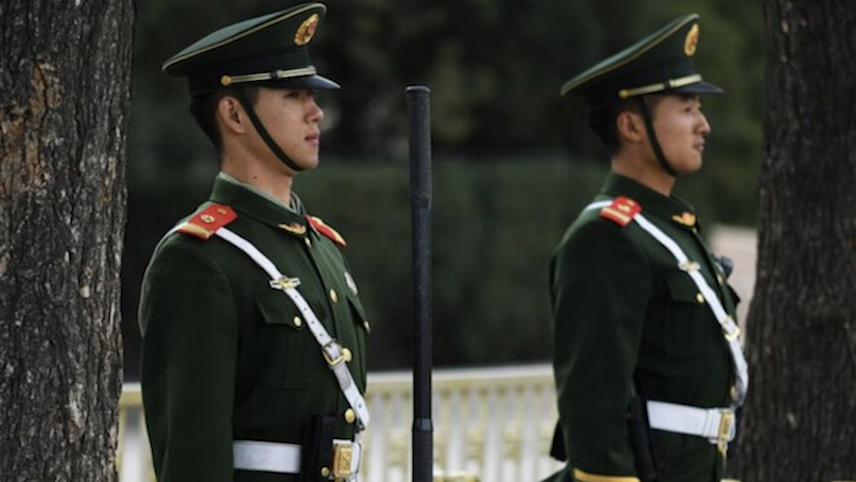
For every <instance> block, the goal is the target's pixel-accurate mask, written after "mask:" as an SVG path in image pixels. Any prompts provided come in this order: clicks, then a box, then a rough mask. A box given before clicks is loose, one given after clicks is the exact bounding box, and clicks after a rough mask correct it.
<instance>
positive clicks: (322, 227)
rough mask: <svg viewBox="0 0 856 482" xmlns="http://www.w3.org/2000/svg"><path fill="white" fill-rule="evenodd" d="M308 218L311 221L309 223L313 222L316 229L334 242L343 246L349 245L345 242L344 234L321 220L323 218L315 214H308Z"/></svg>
mask: <svg viewBox="0 0 856 482" xmlns="http://www.w3.org/2000/svg"><path fill="white" fill-rule="evenodd" d="M306 219H307V220H308V221H309V224H311V225H312V227H313V228H315V230H316V231H318V232H319V233H321V234H323V235H324V236H327V237H328V238H330V239H332V240H333V242H334V243H336V244H338V245H340V246H342V247H343V248H344V247H345V246H347V245H348V243H346V242H345V238H343V237H342V235H341V234H339V233H338V232H337V231H336V230H335V229H333V228H331V227H330V226H327V224H325V223H324V221H322V220H321V218H318V217H315V216H306Z"/></svg>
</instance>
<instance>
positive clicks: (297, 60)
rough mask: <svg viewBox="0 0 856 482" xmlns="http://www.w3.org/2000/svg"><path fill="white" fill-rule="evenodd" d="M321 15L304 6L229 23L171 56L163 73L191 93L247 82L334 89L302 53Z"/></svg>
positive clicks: (318, 7) (318, 6) (320, 9)
mask: <svg viewBox="0 0 856 482" xmlns="http://www.w3.org/2000/svg"><path fill="white" fill-rule="evenodd" d="M326 11H327V7H326V6H325V5H324V4H322V3H305V4H301V5H296V6H294V7H291V8H288V9H286V10H282V11H279V12H275V13H271V14H268V15H264V16H261V17H256V18H252V19H249V20H245V21H243V22H239V23H236V24H234V25H229V26H227V27H224V28H221V29H219V30H217V31H216V32H213V33H211V34H209V35H207V36H205V37H203V38H202V39H200V40H199V41H197V42H196V43H194V44H192V45H190V46H189V47H187V48H185V49H184V50H182V51H181V52H179V53H177V54H175V55H173V56H172V57H171V58H170V59H169V60H167V61H166V62H164V64H163V71H164V72H166V73H167V74H170V75H177V76H186V77H187V80H188V84H189V86H190V93H191V94H192V95H197V94H204V93H207V92H213V91H216V90H219V89H221V88H224V87H229V86H231V85H236V84H242V83H247V82H266V83H275V84H277V85H282V86H283V87H293V88H299V87H304V88H311V89H338V88H339V84H337V83H336V82H333V81H332V80H330V79H327V78H325V77H322V76H320V75H318V74H317V72H316V71H315V67H314V66H313V65H312V61H311V60H310V58H309V51H308V49H307V45H308V44H309V42H310V41H311V40H312V38H313V36H314V35H315V33H316V32H317V29H318V25H319V24H320V23H321V21H322V20H323V18H324V14H325V13H326Z"/></svg>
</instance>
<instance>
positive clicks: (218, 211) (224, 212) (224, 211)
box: [217, 208, 229, 216]
mask: <svg viewBox="0 0 856 482" xmlns="http://www.w3.org/2000/svg"><path fill="white" fill-rule="evenodd" d="M217 214H222V215H224V216H225V215H226V214H229V212H228V211H226V210H225V209H223V208H217Z"/></svg>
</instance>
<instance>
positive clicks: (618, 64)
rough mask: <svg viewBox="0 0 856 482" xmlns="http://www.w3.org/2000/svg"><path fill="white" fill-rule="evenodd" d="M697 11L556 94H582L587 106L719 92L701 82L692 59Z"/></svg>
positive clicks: (565, 86)
mask: <svg viewBox="0 0 856 482" xmlns="http://www.w3.org/2000/svg"><path fill="white" fill-rule="evenodd" d="M698 18H699V17H698V15H695V14H692V15H686V16H683V17H680V18H677V19H675V20H673V21H672V22H670V23H669V24H668V25H666V26H664V27H663V28H661V29H660V30H658V31H656V32H654V33H653V34H651V35H649V36H648V37H646V38H644V39H642V40H640V41H639V42H637V43H636V44H634V45H632V46H630V47H628V48H626V49H624V50H622V51H621V52H619V53H617V54H615V55H613V56H612V57H609V58H607V59H606V60H604V61H602V62H600V63H598V64H597V65H595V66H593V67H591V68H590V69H588V70H586V71H585V72H583V73H581V74H579V75H577V76H576V77H574V78H572V79H571V80H569V81H567V82H565V84H564V85H563V86H562V89H561V94H562V95H566V94H568V93H569V92H574V93H579V94H581V95H583V96H584V97H585V98H586V100H587V101H588V103H589V106H590V107H592V108H598V107H605V106H608V105H612V104H615V103H618V102H620V101H622V100H625V99H629V98H631V97H637V96H641V95H647V94H655V93H659V92H679V93H687V94H718V93H721V92H722V89H721V88H719V87H717V86H716V85H713V84H711V83H709V82H704V81H703V80H702V78H701V74H699V73H698V72H697V71H696V69H695V66H694V64H693V61H692V58H693V55H695V53H696V49H697V47H698V40H699V25H698Z"/></svg>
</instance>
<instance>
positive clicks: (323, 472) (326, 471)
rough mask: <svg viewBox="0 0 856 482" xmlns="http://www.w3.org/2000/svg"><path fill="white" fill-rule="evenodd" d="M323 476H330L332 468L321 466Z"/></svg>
mask: <svg viewBox="0 0 856 482" xmlns="http://www.w3.org/2000/svg"><path fill="white" fill-rule="evenodd" d="M321 477H330V469H328V468H327V467H321Z"/></svg>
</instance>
